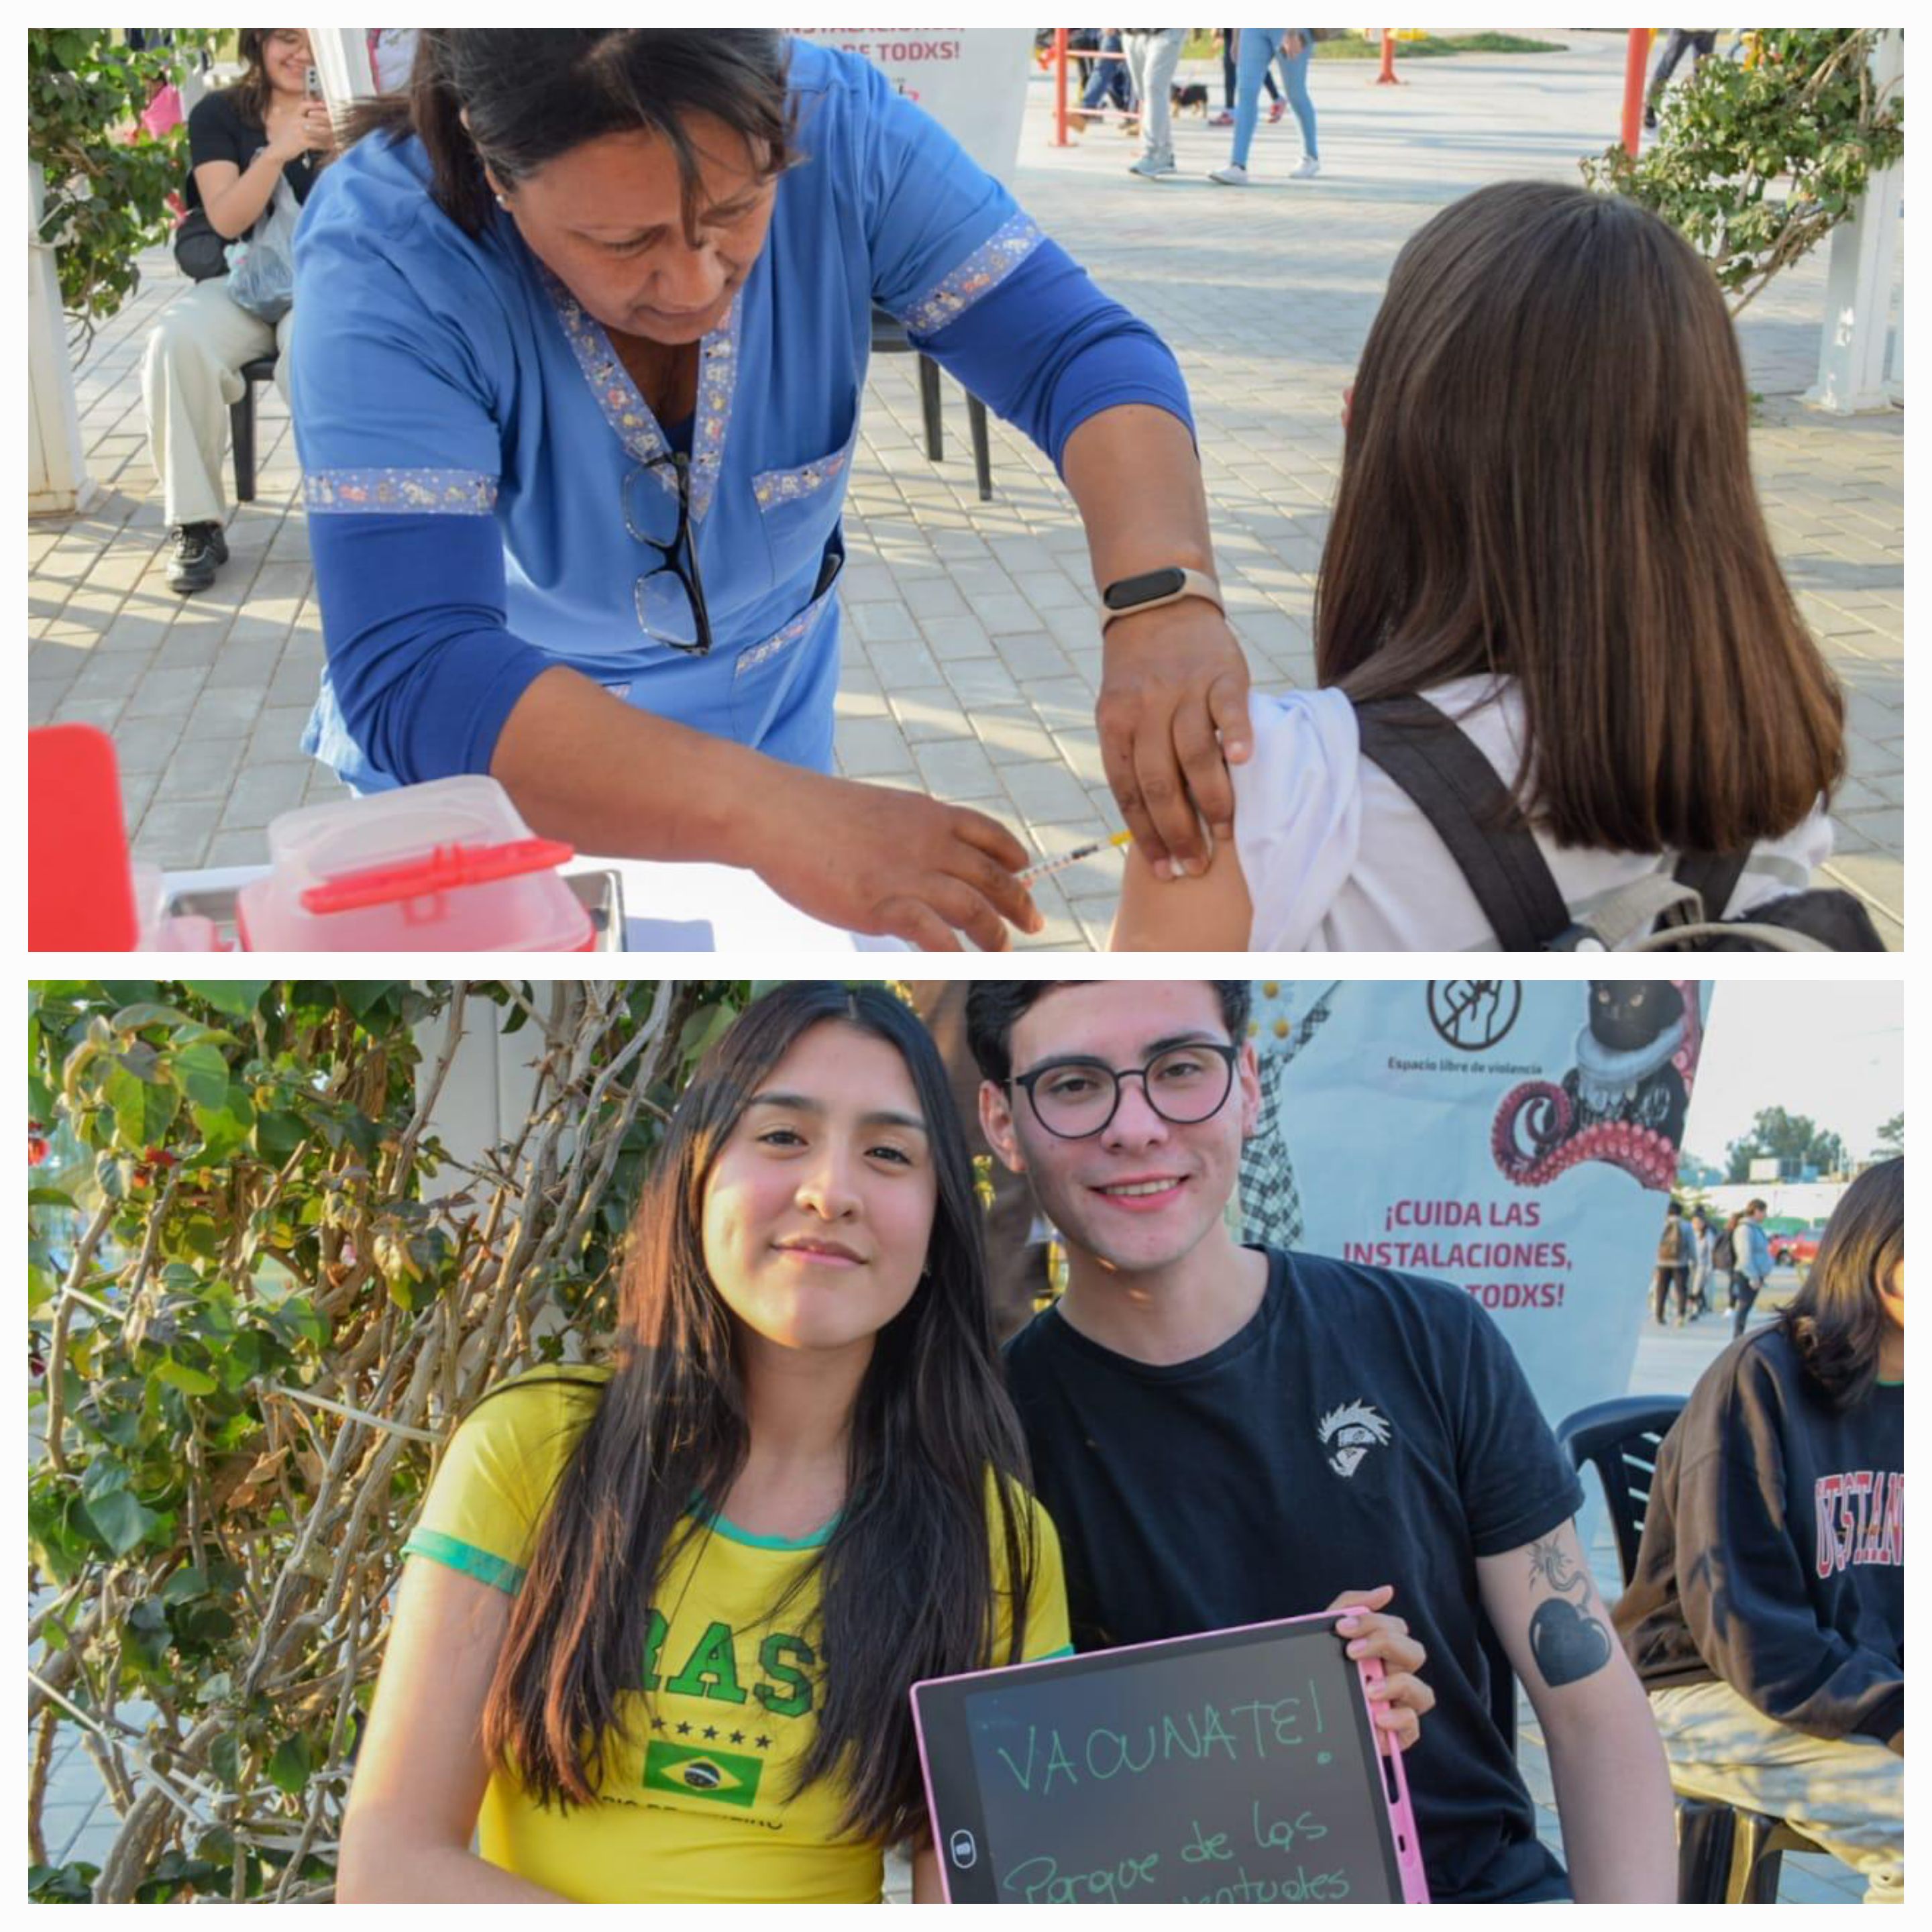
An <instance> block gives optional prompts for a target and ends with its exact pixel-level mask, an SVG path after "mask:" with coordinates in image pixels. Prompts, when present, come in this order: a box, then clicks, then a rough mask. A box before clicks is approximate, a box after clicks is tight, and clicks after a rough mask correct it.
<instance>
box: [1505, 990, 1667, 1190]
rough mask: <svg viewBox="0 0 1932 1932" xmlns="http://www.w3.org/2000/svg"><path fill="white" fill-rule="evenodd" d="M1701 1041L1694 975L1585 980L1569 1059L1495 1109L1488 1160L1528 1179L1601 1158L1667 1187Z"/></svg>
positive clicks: (1530, 1182) (1528, 1183)
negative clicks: (1579, 1027)
mask: <svg viewBox="0 0 1932 1932" xmlns="http://www.w3.org/2000/svg"><path fill="white" fill-rule="evenodd" d="M1702 1044H1703V1031H1702V1027H1701V1024H1700V1013H1699V1011H1698V1007H1697V986H1696V984H1695V983H1694V982H1691V981H1685V980H1592V981H1591V982H1590V991H1589V1018H1588V1019H1587V1020H1586V1022H1585V1025H1584V1026H1583V1031H1581V1032H1580V1033H1579V1034H1577V1064H1576V1065H1575V1066H1574V1067H1572V1068H1571V1070H1570V1071H1569V1072H1568V1073H1566V1074H1565V1075H1564V1076H1563V1079H1562V1085H1553V1084H1552V1083H1551V1082H1549V1081H1547V1080H1529V1081H1526V1082H1523V1085H1521V1086H1520V1087H1518V1088H1514V1090H1513V1091H1511V1093H1510V1094H1508V1095H1507V1096H1506V1097H1505V1099H1504V1100H1503V1103H1502V1106H1500V1107H1499V1108H1498V1109H1496V1125H1495V1127H1493V1130H1491V1135H1490V1139H1491V1145H1492V1147H1493V1150H1494V1152H1495V1154H1496V1165H1497V1166H1498V1167H1499V1168H1500V1169H1502V1172H1503V1174H1504V1175H1505V1177H1506V1178H1508V1179H1509V1180H1511V1181H1515V1182H1517V1184H1519V1185H1520V1186H1522V1187H1540V1186H1541V1185H1542V1184H1544V1182H1545V1181H1551V1180H1553V1179H1554V1178H1556V1176H1557V1175H1559V1174H1561V1173H1562V1172H1564V1171H1565V1169H1568V1168H1571V1167H1574V1166H1576V1165H1577V1163H1578V1162H1580V1161H1586V1160H1607V1161H1608V1162H1610V1163H1611V1164H1612V1165H1613V1166H1616V1167H1620V1168H1622V1169H1623V1170H1624V1172H1625V1173H1627V1174H1631V1175H1635V1176H1636V1177H1637V1179H1638V1180H1640V1181H1642V1182H1643V1184H1644V1185H1645V1186H1646V1187H1654V1188H1660V1189H1668V1188H1669V1187H1670V1185H1671V1184H1672V1182H1673V1181H1674V1180H1675V1179H1676V1174H1677V1151H1678V1148H1679V1145H1680V1144H1681V1143H1682V1140H1683V1138H1684V1117H1685V1110H1686V1109H1687V1107H1688V1105H1689V1103H1690V1097H1691V1086H1690V1082H1691V1075H1692V1074H1693V1073H1694V1071H1695V1070H1696V1067H1697V1053H1698V1049H1699V1048H1700V1046H1701V1045H1702Z"/></svg>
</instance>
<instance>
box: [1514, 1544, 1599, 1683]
mask: <svg viewBox="0 0 1932 1932" xmlns="http://www.w3.org/2000/svg"><path fill="white" fill-rule="evenodd" d="M1529 1568H1530V1586H1531V1588H1532V1589H1534V1588H1535V1586H1536V1585H1537V1584H1538V1582H1541V1583H1543V1584H1544V1585H1545V1586H1547V1588H1548V1589H1550V1590H1552V1591H1554V1592H1557V1594H1556V1595H1553V1596H1552V1597H1551V1598H1550V1599H1549V1600H1548V1601H1547V1602H1544V1603H1541V1604H1538V1605H1537V1607H1536V1608H1535V1610H1533V1611H1532V1613H1530V1619H1529V1649H1530V1654H1531V1655H1532V1656H1533V1657H1534V1658H1535V1659H1536V1667H1537V1669H1538V1670H1540V1671H1541V1672H1542V1673H1543V1681H1544V1682H1545V1683H1546V1684H1547V1685H1550V1687H1551V1688H1553V1689H1556V1688H1560V1687H1561V1686H1562V1685H1565V1684H1575V1683H1578V1682H1581V1681H1582V1679H1584V1678H1586V1677H1592V1676H1595V1674H1596V1673H1598V1671H1599V1670H1602V1669H1603V1667H1604V1665H1605V1664H1607V1663H1609V1662H1610V1632H1609V1631H1607V1629H1605V1628H1604V1625H1603V1624H1602V1623H1601V1622H1600V1621H1599V1619H1597V1618H1596V1617H1595V1616H1592V1614H1591V1598H1592V1592H1591V1589H1590V1579H1589V1574H1588V1573H1587V1572H1586V1571H1583V1569H1581V1568H1580V1567H1579V1566H1578V1565H1576V1564H1575V1563H1573V1562H1571V1560H1570V1558H1569V1556H1568V1554H1567V1553H1565V1550H1564V1549H1563V1547H1562V1545H1561V1544H1559V1542H1558V1541H1557V1540H1556V1538H1554V1537H1546V1538H1544V1539H1543V1540H1542V1541H1541V1542H1538V1543H1535V1544H1532V1545H1531V1546H1530V1552H1529ZM1571 1592H1575V1595H1574V1597H1573V1596H1572V1595H1571V1594H1570V1593H1571Z"/></svg>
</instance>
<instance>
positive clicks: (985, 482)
mask: <svg viewBox="0 0 1932 1932" xmlns="http://www.w3.org/2000/svg"><path fill="white" fill-rule="evenodd" d="M872 353H873V354H874V356H902V355H905V354H907V353H916V352H913V345H912V338H910V336H908V335H907V334H906V332H905V329H904V325H903V324H902V323H901V322H900V321H899V320H898V317H896V316H895V315H893V314H890V313H889V311H886V310H885V309H882V308H875V309H874V310H873V311H872ZM919 409H920V412H921V413H922V415H923V416H924V417H925V419H926V455H927V456H928V458H930V459H931V460H932V461H933V462H935V463H938V462H941V461H943V460H944V458H945V455H946V431H945V428H944V425H942V424H941V421H940V416H939V365H938V363H937V362H934V361H933V359H932V357H931V356H920V357H919ZM966 422H967V427H968V429H969V430H970V431H971V434H972V438H973V473H974V478H975V480H976V481H977V482H978V484H979V485H980V502H983V503H990V502H992V500H993V446H992V437H991V435H990V434H989V431H988V429H987V427H986V404H984V403H983V402H982V401H980V398H978V397H977V396H976V395H974V393H973V392H972V391H971V389H968V391H967V392H966Z"/></svg>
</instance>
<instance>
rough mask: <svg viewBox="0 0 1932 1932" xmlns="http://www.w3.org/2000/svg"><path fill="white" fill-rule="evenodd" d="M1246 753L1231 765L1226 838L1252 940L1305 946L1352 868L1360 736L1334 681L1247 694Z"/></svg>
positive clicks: (1357, 831) (1358, 818)
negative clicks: (1251, 743) (1231, 809)
mask: <svg viewBox="0 0 1932 1932" xmlns="http://www.w3.org/2000/svg"><path fill="white" fill-rule="evenodd" d="M1248 715H1249V717H1250V720H1251V721H1252V722H1253V726H1254V733H1255V748H1254V752H1253V756H1252V757H1250V759H1249V760H1248V762H1247V763H1246V764H1244V765H1235V766H1231V767H1230V769H1231V771H1232V774H1233V776H1234V781H1235V850H1237V851H1238V853H1240V855H1241V871H1242V872H1243V874H1244V876H1245V877H1246V878H1247V883H1248V896H1249V898H1250V900H1251V901H1253V906H1254V926H1253V932H1252V934H1251V937H1250V944H1252V945H1253V946H1255V947H1257V948H1262V949H1266V950H1271V951H1280V952H1295V951H1298V950H1301V949H1303V948H1304V947H1306V946H1307V944H1308V943H1309V940H1310V936H1311V935H1313V933H1314V932H1315V930H1316V928H1317V927H1318V926H1319V925H1320V924H1321V923H1322V919H1324V918H1325V916H1327V914H1328V909H1329V907H1330V906H1331V904H1333V903H1334V899H1335V896H1336V895H1337V893H1338V892H1340V890H1341V889H1342V888H1343V886H1345V885H1346V884H1347V883H1348V881H1349V874H1351V873H1352V871H1353V870H1354V869H1355V853H1356V847H1357V845H1358V842H1359V841H1360V838H1361V822H1362V801H1361V782H1360V776H1361V737H1360V735H1359V733H1358V732H1357V730H1356V728H1355V707H1354V706H1352V704H1350V703H1349V700H1348V699H1347V698H1346V697H1343V694H1341V693H1340V691H1283V692H1282V693H1280V694H1279V695H1264V694H1262V693H1260V692H1259V691H1257V692H1254V693H1252V694H1250V697H1249V700H1248Z"/></svg>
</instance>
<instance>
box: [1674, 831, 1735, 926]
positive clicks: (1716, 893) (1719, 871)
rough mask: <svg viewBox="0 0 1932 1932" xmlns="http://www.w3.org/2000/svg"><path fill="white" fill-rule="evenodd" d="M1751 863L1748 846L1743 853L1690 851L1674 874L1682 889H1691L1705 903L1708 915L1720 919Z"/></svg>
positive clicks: (1682, 858)
mask: <svg viewBox="0 0 1932 1932" xmlns="http://www.w3.org/2000/svg"><path fill="white" fill-rule="evenodd" d="M1750 863H1751V851H1750V849H1749V847H1746V849H1745V850H1743V851H1742V852H1733V853H1728V854H1727V853H1721V852H1686V853H1685V854H1684V855H1683V856H1682V857H1681V858H1680V859H1679V860H1678V861H1677V868H1676V871H1673V873H1672V874H1671V875H1670V876H1671V877H1673V879H1675V880H1676V881H1677V883H1679V885H1680V886H1689V887H1690V888H1691V889H1692V890H1693V891H1694V892H1696V894H1697V896H1698V897H1699V898H1700V899H1702V900H1703V901H1704V916H1705V917H1706V919H1722V918H1723V917H1724V908H1725V907H1727V905H1729V904H1730V902H1731V895H1732V894H1733V892H1736V890H1737V889H1738V881H1739V880H1740V879H1742V877H1744V875H1745V867H1746V866H1747V865H1749V864H1750Z"/></svg>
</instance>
